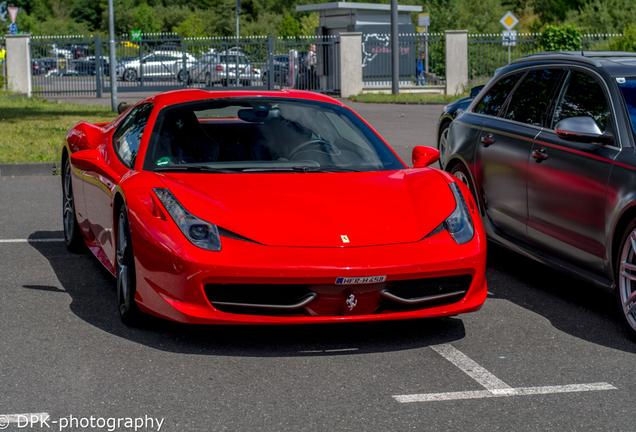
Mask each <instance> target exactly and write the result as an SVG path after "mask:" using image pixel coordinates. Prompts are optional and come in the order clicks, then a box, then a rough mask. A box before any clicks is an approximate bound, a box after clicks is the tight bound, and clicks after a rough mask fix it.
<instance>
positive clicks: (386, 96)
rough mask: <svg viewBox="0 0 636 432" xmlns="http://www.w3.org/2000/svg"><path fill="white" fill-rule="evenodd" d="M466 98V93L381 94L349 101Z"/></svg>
mask: <svg viewBox="0 0 636 432" xmlns="http://www.w3.org/2000/svg"><path fill="white" fill-rule="evenodd" d="M467 96H468V92H466V93H462V94H460V95H456V96H447V95H443V94H427V93H400V94H398V95H392V94H383V93H365V94H359V95H357V96H351V97H350V98H349V99H351V101H353V102H363V103H365V102H366V103H389V104H390V103H397V102H420V103H425V102H453V101H456V100H457V99H461V98H464V97H467Z"/></svg>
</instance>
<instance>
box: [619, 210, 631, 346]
mask: <svg viewBox="0 0 636 432" xmlns="http://www.w3.org/2000/svg"><path fill="white" fill-rule="evenodd" d="M614 274H615V281H616V302H617V306H618V309H619V312H620V316H621V318H622V320H623V322H624V323H625V324H626V325H627V329H628V330H629V332H630V335H631V337H632V338H636V220H634V221H632V223H630V224H629V226H628V227H627V229H626V230H625V234H623V238H622V239H621V243H620V249H619V250H618V255H617V259H616V266H615V270H614Z"/></svg>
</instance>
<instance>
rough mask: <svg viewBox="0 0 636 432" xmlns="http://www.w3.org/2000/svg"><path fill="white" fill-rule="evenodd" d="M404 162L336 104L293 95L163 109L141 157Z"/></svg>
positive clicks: (323, 164) (201, 164) (211, 164)
mask: <svg viewBox="0 0 636 432" xmlns="http://www.w3.org/2000/svg"><path fill="white" fill-rule="evenodd" d="M403 168H404V165H403V164H402V162H401V161H400V160H399V159H398V158H397V157H396V156H395V155H394V154H393V152H392V151H391V150H390V149H389V148H388V147H387V146H386V144H384V142H383V141H382V140H381V139H380V138H379V137H378V136H377V134H375V133H374V132H373V130H371V129H370V128H369V127H368V126H367V125H366V124H365V123H364V122H363V121H361V120H360V119H359V118H358V117H357V116H356V115H354V114H353V113H352V112H351V111H350V110H349V109H347V108H345V107H340V106H337V105H333V104H329V103H323V102H313V101H301V100H294V99H265V98H237V99H215V100H210V101H204V102H201V101H198V102H194V103H190V104H183V105H180V106H178V107H170V108H164V109H163V110H162V111H161V112H160V113H159V115H158V116H157V120H156V123H155V127H154V130H153V135H152V138H151V140H150V142H149V144H148V150H147V152H146V157H145V161H144V169H146V170H150V171H170V170H173V171H194V172H196V171H197V170H199V171H201V172H206V171H208V172H215V171H214V170H215V169H216V170H218V172H226V171H229V172H245V173H247V172H262V171H281V172H285V171H305V172H322V171H387V170H398V169H403Z"/></svg>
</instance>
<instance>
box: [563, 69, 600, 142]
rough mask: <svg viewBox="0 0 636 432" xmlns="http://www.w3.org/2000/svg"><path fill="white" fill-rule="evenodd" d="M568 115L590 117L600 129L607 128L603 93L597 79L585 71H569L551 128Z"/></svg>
mask: <svg viewBox="0 0 636 432" xmlns="http://www.w3.org/2000/svg"><path fill="white" fill-rule="evenodd" d="M569 117H592V118H593V119H594V120H595V121H596V123H597V124H598V126H599V128H601V130H602V131H605V129H606V128H607V121H608V120H609V117H610V110H609V104H608V103H607V99H606V98H605V93H604V92H603V89H602V88H601V86H600V84H599V83H598V81H597V80H596V79H594V78H593V77H591V76H590V75H588V74H586V73H583V72H579V71H572V72H571V73H570V76H569V77H568V81H567V82H566V84H565V86H564V91H563V96H562V97H561V100H560V103H559V105H558V106H557V109H556V111H555V112H554V119H553V121H552V128H553V129H554V126H555V125H556V124H557V123H558V122H560V121H561V120H563V119H566V118H569Z"/></svg>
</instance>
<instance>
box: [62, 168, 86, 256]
mask: <svg viewBox="0 0 636 432" xmlns="http://www.w3.org/2000/svg"><path fill="white" fill-rule="evenodd" d="M62 222H63V225H64V243H65V244H66V248H67V249H68V250H69V251H71V252H80V251H82V250H83V249H85V247H86V244H85V243H84V239H83V238H82V233H81V232H80V227H79V224H78V223H77V216H76V215H75V196H74V195H73V181H72V178H71V161H70V158H66V161H65V162H64V173H63V175H62Z"/></svg>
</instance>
